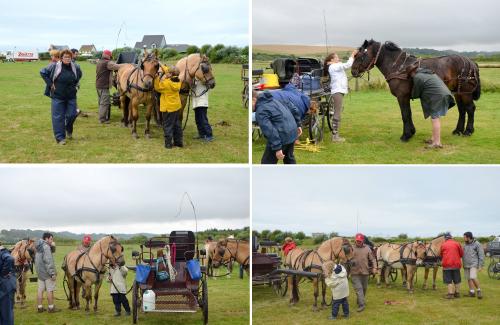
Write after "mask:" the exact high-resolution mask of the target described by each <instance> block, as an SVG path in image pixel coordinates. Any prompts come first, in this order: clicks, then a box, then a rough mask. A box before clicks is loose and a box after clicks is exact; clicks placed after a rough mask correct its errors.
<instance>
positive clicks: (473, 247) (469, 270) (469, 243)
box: [463, 231, 484, 299]
mask: <svg viewBox="0 0 500 325" xmlns="http://www.w3.org/2000/svg"><path fill="white" fill-rule="evenodd" d="M464 241H465V246H464V256H463V262H464V275H465V279H466V280H467V282H468V284H469V297H475V296H476V293H475V292H474V289H476V291H477V298H478V299H482V298H483V294H482V292H481V287H480V286H479V279H478V277H477V273H478V272H479V271H481V269H482V268H483V266H484V250H483V247H482V246H481V244H480V243H479V242H478V241H477V240H475V239H474V236H473V235H472V232H470V231H467V232H466V233H464Z"/></svg>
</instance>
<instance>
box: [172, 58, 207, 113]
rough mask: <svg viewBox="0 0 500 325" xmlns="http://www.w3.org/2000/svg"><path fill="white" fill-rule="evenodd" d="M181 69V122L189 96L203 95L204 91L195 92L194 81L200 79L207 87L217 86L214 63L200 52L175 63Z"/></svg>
mask: <svg viewBox="0 0 500 325" xmlns="http://www.w3.org/2000/svg"><path fill="white" fill-rule="evenodd" d="M175 66H176V67H177V68H178V69H179V72H180V73H179V79H180V81H181V82H182V86H181V91H180V96H181V105H182V109H181V113H180V114H179V116H180V119H181V122H182V118H183V112H184V108H185V107H186V104H187V101H188V96H189V95H191V96H195V97H198V96H201V95H203V93H199V94H197V93H195V92H194V90H193V87H194V81H195V79H198V80H199V81H201V82H202V83H203V84H205V85H206V86H207V89H213V88H215V77H214V75H213V72H212V65H211V64H210V62H209V61H208V58H207V57H206V56H205V55H203V54H200V53H193V54H190V55H188V56H187V57H184V58H182V59H180V60H179V61H177V63H176V65H175Z"/></svg>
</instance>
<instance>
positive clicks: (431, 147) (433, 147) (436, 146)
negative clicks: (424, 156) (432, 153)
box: [425, 143, 443, 149]
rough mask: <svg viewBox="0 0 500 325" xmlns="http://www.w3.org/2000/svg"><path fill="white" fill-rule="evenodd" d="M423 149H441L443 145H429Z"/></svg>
mask: <svg viewBox="0 0 500 325" xmlns="http://www.w3.org/2000/svg"><path fill="white" fill-rule="evenodd" d="M425 149H443V145H442V144H432V143H431V144H429V145H427V146H425Z"/></svg>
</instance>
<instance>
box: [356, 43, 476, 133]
mask: <svg viewBox="0 0 500 325" xmlns="http://www.w3.org/2000/svg"><path fill="white" fill-rule="evenodd" d="M411 65H418V66H420V67H423V68H428V69H431V70H432V71H434V72H435V73H436V74H437V75H438V76H439V77H440V78H441V79H442V80H443V81H444V83H445V84H446V85H447V86H448V88H449V89H450V90H451V91H452V92H453V93H454V95H455V100H456V102H457V106H458V113H459V117H458V122H457V127H456V128H455V130H454V131H453V134H456V135H461V134H463V135H465V136H469V135H471V134H472V133H473V132H474V111H475V110H476V105H475V104H474V100H478V99H479V97H480V94H481V83H480V79H479V68H478V66H477V64H476V63H474V62H473V61H472V60H471V59H469V58H467V57H464V56H460V55H447V56H441V57H437V58H429V59H418V58H416V57H415V56H413V55H409V54H408V53H406V52H404V51H403V50H402V49H401V48H399V47H398V46H397V45H396V44H394V43H392V42H386V43H385V44H382V43H379V42H376V41H374V40H370V41H367V40H365V42H364V43H363V45H361V47H360V48H359V53H358V54H356V56H355V60H354V63H353V65H352V68H351V73H352V75H353V76H354V77H360V76H362V74H363V73H364V72H366V71H369V70H370V69H372V68H373V67H374V66H376V67H377V68H378V69H379V70H380V72H382V74H383V75H384V77H385V79H386V81H387V83H388V84H389V88H390V91H391V93H392V95H394V96H395V97H396V98H397V100H398V103H399V108H400V110H401V117H402V119H403V135H401V138H400V139H401V140H402V141H408V140H409V139H410V138H411V137H412V136H413V135H414V134H415V126H414V124H413V120H412V113H411V107H410V97H411V91H412V86H413V84H412V81H411V79H410V78H409V77H408V73H407V72H406V69H407V68H408V67H409V66H411ZM466 114H467V117H468V119H467V126H465V120H466Z"/></svg>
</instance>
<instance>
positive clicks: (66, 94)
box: [40, 50, 82, 145]
mask: <svg viewBox="0 0 500 325" xmlns="http://www.w3.org/2000/svg"><path fill="white" fill-rule="evenodd" d="M72 57H73V55H72V53H71V51H70V50H64V51H62V52H61V58H62V60H61V61H59V62H57V63H56V64H52V65H49V66H47V67H46V68H44V69H42V70H41V71H40V75H41V76H42V78H43V80H44V81H45V83H46V85H47V89H48V90H49V91H48V93H47V91H46V93H45V95H46V96H49V97H50V98H51V99H52V129H53V131H54V137H55V139H56V141H57V143H58V144H61V145H65V144H66V139H72V138H73V124H74V122H75V119H76V115H77V113H76V90H77V85H78V83H79V81H80V79H81V78H82V71H81V70H80V66H79V65H78V64H76V63H74V62H72V60H71V59H72Z"/></svg>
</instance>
